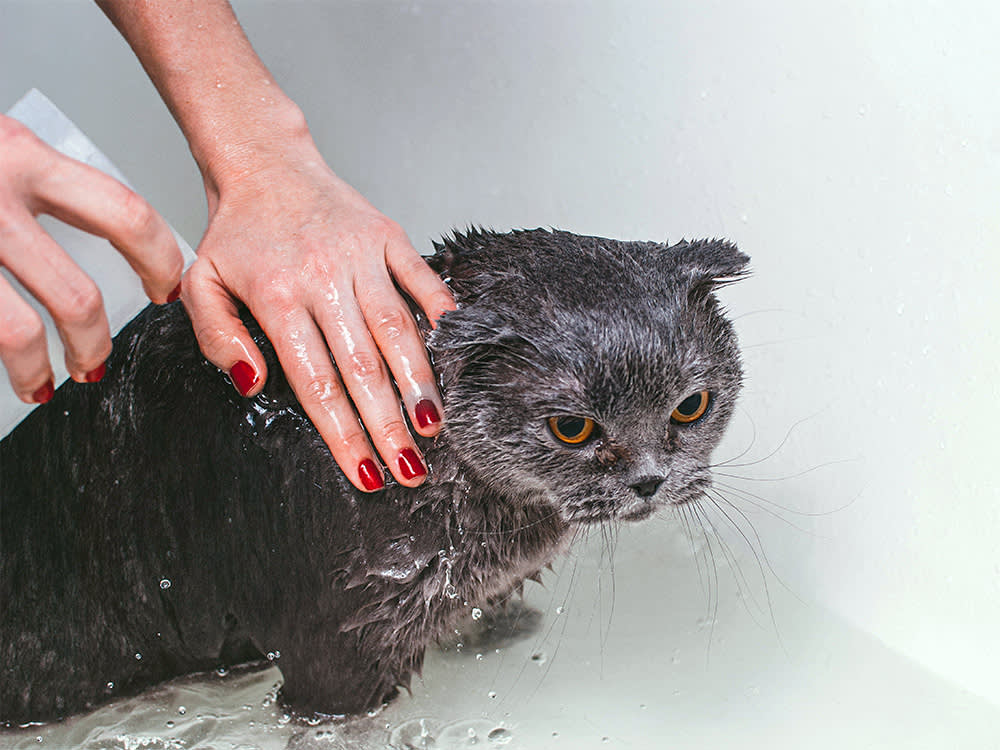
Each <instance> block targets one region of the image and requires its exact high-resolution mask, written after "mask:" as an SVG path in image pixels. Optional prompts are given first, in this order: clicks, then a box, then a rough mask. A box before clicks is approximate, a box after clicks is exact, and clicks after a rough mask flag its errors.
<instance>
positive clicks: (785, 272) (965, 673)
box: [0, 0, 1000, 703]
mask: <svg viewBox="0 0 1000 750" xmlns="http://www.w3.org/2000/svg"><path fill="white" fill-rule="evenodd" d="M236 9H237V13H238V15H239V16H240V18H241V20H242V21H243V23H244V24H245V26H246V28H247V30H248V33H249V35H250V38H251V40H252V41H253V42H254V44H255V46H256V48H257V49H258V51H259V52H260V54H261V56H262V57H263V58H264V60H265V61H266V62H267V63H268V65H269V66H270V67H271V69H272V71H273V72H274V74H275V75H276V77H277V78H278V80H279V82H280V83H281V84H282V85H283V86H284V87H285V88H286V90H287V91H288V92H289V93H290V94H291V95H292V96H293V97H294V98H295V99H296V100H297V101H298V102H299V104H300V105H301V106H302V107H303V109H304V110H305V112H306V115H307V116H308V118H309V121H310V123H311V126H312V129H313V132H314V135H315V137H316V139H317V141H318V142H319V144H320V146H321V148H322V150H323V151H324V153H325V154H326V156H327V158H328V160H329V162H330V164H331V165H332V166H333V168H334V169H335V170H336V171H337V172H338V173H339V174H340V175H341V176H343V177H344V178H346V179H347V180H348V181H350V182H351V183H352V184H354V185H355V186H356V187H357V188H358V189H360V190H361V191H362V192H363V193H364V194H365V195H367V197H368V198H369V199H370V200H371V201H372V202H373V203H374V204H375V205H377V206H378V207H380V208H381V209H382V210H383V211H385V212H386V213H387V214H389V215H390V216H392V217H393V218H395V219H396V220H397V221H399V222H400V223H401V224H402V225H403V226H404V228H406V230H407V231H408V232H409V234H410V237H411V238H412V240H413V241H414V243H415V244H416V245H417V246H418V247H419V248H422V249H429V247H430V240H431V239H432V238H434V237H436V236H438V235H439V234H440V233H441V232H443V231H446V230H448V229H449V228H451V227H453V226H458V227H463V226H466V225H467V224H470V223H471V224H483V225H487V226H492V227H496V228H498V229H505V228H509V227H522V226H523V227H534V226H539V225H542V226H556V227H562V228H567V229H573V230H575V231H577V232H581V233H594V234H601V235H607V236H617V237H627V238H641V239H661V240H662V239H670V240H677V239H680V238H681V237H701V236H725V237H728V238H731V239H733V240H735V241H737V242H738V243H739V245H740V246H741V247H742V248H743V249H744V250H745V251H746V252H748V253H749V254H750V255H751V256H752V258H753V267H754V272H755V273H754V276H753V278H752V279H751V280H749V281H746V282H744V283H741V284H740V285H738V286H734V287H732V288H730V289H729V290H727V291H726V292H725V298H726V302H727V303H728V304H729V306H730V307H731V308H732V309H733V311H734V313H735V314H736V315H738V316H740V319H739V323H738V325H739V328H740V332H741V335H742V338H743V341H744V344H745V346H746V363H747V371H748V382H747V388H746V393H745V398H744V401H743V405H744V411H743V413H742V414H741V415H740V416H739V417H738V419H737V423H736V424H735V425H734V431H733V434H732V436H731V439H730V440H728V441H727V443H726V444H725V445H724V446H723V448H722V450H721V451H720V458H726V457H731V456H734V455H736V454H738V453H740V451H741V450H742V449H743V447H744V446H745V445H746V444H748V443H750V441H751V440H752V441H753V442H752V446H751V448H750V452H749V453H748V454H747V456H746V457H745V458H743V459H740V460H738V461H735V463H738V464H748V463H750V462H753V463H751V465H745V466H735V467H733V468H731V469H730V470H729V472H728V473H734V474H740V475H742V476H744V477H749V478H750V479H749V481H748V480H738V481H737V480H734V481H733V482H732V483H733V484H734V485H738V486H739V487H742V488H744V490H743V494H739V495H736V494H734V493H731V497H732V498H733V499H734V501H735V502H737V503H738V504H739V505H740V507H741V508H742V509H743V510H744V512H746V513H747V514H748V515H749V517H750V519H751V520H752V521H753V523H754V526H755V528H756V529H757V530H758V532H759V533H760V536H761V546H762V547H763V549H764V550H765V552H766V553H767V555H768V557H769V559H770V563H771V566H772V567H773V569H774V573H775V574H776V576H777V577H778V578H780V579H781V580H782V581H783V582H784V584H786V585H787V586H788V587H789V588H791V589H792V590H793V591H794V592H795V593H797V594H798V595H799V596H801V597H803V598H805V599H808V600H812V601H815V602H818V603H819V604H821V605H823V606H825V607H827V608H829V609H831V610H832V611H834V612H836V613H837V614H839V615H841V616H843V617H845V618H846V619H848V620H849V621H851V622H852V623H853V624H855V625H856V626H858V627H859V628H861V629H863V630H865V631H867V632H869V633H871V634H873V635H874V636H876V637H877V638H879V639H881V640H882V641H884V642H885V643H887V644H889V645H890V646H892V647H893V648H895V649H897V650H899V651H900V652H902V653H904V654H905V655H907V656H909V657H910V658H912V659H913V660H915V661H916V662H918V663H920V664H922V665H924V666H926V667H927V668H929V669H931V670H933V671H934V672H937V673H939V674H940V675H943V676H945V677H946V678H948V679H951V680H953V681H955V682H956V683H960V684H961V685H963V686H965V687H966V688H968V689H970V690H972V691H974V692H977V693H979V694H980V695H982V696H984V697H986V698H989V699H990V700H992V701H994V702H995V703H1000V683H998V682H997V680H996V679H995V675H996V674H997V673H998V672H1000V652H998V651H997V649H996V648H995V647H994V646H995V640H996V638H995V636H996V633H997V632H998V631H1000V553H998V552H997V548H998V545H1000V491H998V478H997V463H998V462H997V456H998V449H997V445H998V440H997V429H998V425H1000V406H998V404H1000V392H998V382H1000V379H998V375H997V373H998V372H1000V344H998V342H997V333H996V329H997V324H998V323H1000V303H998V301H997V299H998V295H997V293H996V289H997V278H998V276H1000V273H998V272H1000V252H998V249H1000V219H998V213H997V206H998V192H1000V190H998V189H1000V127H998V125H997V124H998V123H1000V98H998V97H997V96H996V94H995V90H996V81H997V76H998V73H1000V54H998V52H997V51H996V44H995V40H996V38H997V37H998V35H1000V10H998V8H997V6H996V5H995V4H990V3H986V2H971V1H965V2H962V1H961V0H959V1H956V2H950V3H947V4H945V3H937V2H931V1H930V0H917V1H916V2H910V3H869V2H865V1H864V0H848V1H845V2H835V3H801V2H794V1H793V0H782V1H781V2H773V3H767V4H760V6H759V7H752V4H747V3H739V2H731V1H730V2H721V1H720V2H702V3H684V2H675V3H662V2H655V3H654V2H650V3H634V2H633V3H612V2H601V3H594V2H586V3H562V2H525V1H522V2H514V3H511V2H483V3H443V2H442V3H435V2H419V1H418V2H409V3H383V2H368V3H361V2H356V3H318V2H317V3H306V2H302V3H281V4H278V3H263V2H238V3H237V4H236ZM32 86H36V87H38V88H40V89H41V90H42V91H44V92H45V93H46V94H47V95H49V96H50V97H51V98H52V99H53V100H54V101H55V102H56V103H57V104H59V105H60V107H61V108H62V109H63V110H64V111H65V112H66V113H67V114H68V115H69V116H70V117H72V118H73V119H74V120H75V121H76V122H77V123H78V124H79V125H80V126H81V128H82V129H83V130H84V131H85V132H86V133H88V134H89V135H90V136H91V138H92V139H93V140H94V141H95V142H96V143H97V144H98V145H99V146H100V147H101V148H102V149H104V150H105V151H106V152H107V153H108V154H109V156H111V158H112V159H114V160H115V162H116V163H117V164H118V166H119V167H120V168H121V169H122V171H123V172H124V173H125V174H126V175H128V176H129V177H130V179H131V180H132V181H133V183H134V184H135V185H136V186H137V188H138V189H139V190H140V191H141V192H143V193H144V194H145V195H146V197H147V198H149V199H150V200H151V201H152V203H153V204H154V205H155V206H157V207H158V208H159V209H160V210H161V211H162V212H163V213H164V215H165V216H166V217H167V218H168V220H170V221H171V222H172V223H173V224H174V225H175V226H176V227H177V228H178V229H179V230H180V231H181V233H182V234H184V235H185V236H186V237H187V238H188V240H189V241H191V243H192V244H195V243H196V241H197V239H198V237H199V236H200V233H201V232H202V230H203V227H204V221H205V211H204V207H203V200H204V199H203V196H202V195H201V194H200V188H199V184H200V181H199V179H198V175H197V172H196V170H195V168H194V164H193V162H192V161H191V160H190V157H189V156H188V155H187V150H186V146H185V143H184V141H183V138H182V137H181V135H180V134H179V132H178V131H177V129H176V127H175V125H174V124H173V122H172V120H171V119H170V116H169V114H168V113H167V111H166V108H165V107H164V106H163V104H162V103H161V102H160V101H159V99H158V98H157V96H156V94H155V92H154V91H153V89H152V87H151V85H150V84H149V83H148V81H147V79H146V78H145V76H144V74H143V72H142V70H141V68H140V67H139V65H138V64H137V63H136V61H135V59H134V58H133V57H132V55H131V53H130V51H129V50H128V48H127V46H126V45H125V44H124V43H123V42H122V40H121V39H120V38H119V37H118V36H117V34H116V33H115V31H114V29H113V28H112V27H111V26H110V24H108V23H107V22H106V20H105V19H104V17H103V16H102V15H101V14H100V12H99V11H98V10H97V9H96V7H93V6H92V5H90V4H85V3H55V2H39V1H38V0H34V1H33V2H28V1H26V0H6V1H5V2H3V3H2V4H0V110H2V109H6V107H7V106H9V104H11V103H12V102H13V101H14V100H15V99H16V98H18V97H19V96H20V95H21V94H22V93H23V92H24V91H25V90H26V89H28V88H30V87H32ZM726 479H727V481H728V478H726ZM747 493H752V495H751V494H747ZM767 503H773V504H774V506H772V505H769V504H767ZM775 506H778V507H775ZM765 511H774V513H775V514H776V515H778V516H781V517H782V518H784V519H787V520H788V521H790V522H791V523H785V522H784V521H781V520H779V519H778V518H775V516H774V515H771V514H770V513H768V512H765ZM738 554H739V555H740V556H741V557H742V558H743V559H745V560H747V561H750V564H751V565H753V564H754V563H753V562H752V560H753V557H752V555H751V554H750V553H749V552H748V551H746V550H745V549H744V550H743V551H742V552H739V553H738ZM771 585H778V584H777V583H776V582H775V581H774V580H771ZM702 604H703V603H702V602H698V603H697V604H696V605H695V606H698V607H700V606H702Z"/></svg>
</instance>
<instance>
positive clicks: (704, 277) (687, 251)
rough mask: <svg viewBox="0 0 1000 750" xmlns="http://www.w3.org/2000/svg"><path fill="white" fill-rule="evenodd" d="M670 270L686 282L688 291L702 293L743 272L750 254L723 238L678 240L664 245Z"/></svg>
mask: <svg viewBox="0 0 1000 750" xmlns="http://www.w3.org/2000/svg"><path fill="white" fill-rule="evenodd" d="M667 252H668V253H669V257H670V259H671V260H672V261H673V262H674V264H675V265H674V269H673V271H674V273H676V274H677V275H678V276H680V277H681V278H682V279H683V280H685V281H686V282H687V284H688V295H689V296H690V297H692V298H699V297H705V296H707V295H708V294H710V293H711V292H713V291H715V290H716V289H718V288H720V287H722V286H725V285H726V284H731V283H732V282H734V281H739V280H740V279H742V278H744V277H745V276H747V274H748V273H749V272H748V269H747V267H748V265H749V264H750V258H749V257H748V256H747V255H744V254H743V253H741V252H740V251H739V250H738V249H737V248H736V245H734V244H733V243H731V242H727V241H726V240H694V241H690V242H689V241H686V240H682V241H681V242H678V243H677V244H676V245H672V246H670V247H669V248H667Z"/></svg>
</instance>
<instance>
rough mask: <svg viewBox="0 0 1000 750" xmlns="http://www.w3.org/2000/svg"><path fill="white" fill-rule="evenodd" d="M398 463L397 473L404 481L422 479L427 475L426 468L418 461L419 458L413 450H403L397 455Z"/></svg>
mask: <svg viewBox="0 0 1000 750" xmlns="http://www.w3.org/2000/svg"><path fill="white" fill-rule="evenodd" d="M398 463H399V472H400V473H401V474H402V475H403V477H404V478H406V479H413V478H414V477H422V476H424V475H425V474H426V473H427V467H426V466H424V462H423V461H421V460H420V456H418V455H417V452H416V451H415V450H413V448H403V451H402V453H400V454H399V461H398Z"/></svg>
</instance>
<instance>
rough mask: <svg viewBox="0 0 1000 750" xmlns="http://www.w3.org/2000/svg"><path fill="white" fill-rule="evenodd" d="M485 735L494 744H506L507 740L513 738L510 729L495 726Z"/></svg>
mask: <svg viewBox="0 0 1000 750" xmlns="http://www.w3.org/2000/svg"><path fill="white" fill-rule="evenodd" d="M486 737H487V739H489V741H490V742H492V743H493V744H494V745H506V744H507V743H508V742H510V741H511V740H512V739H514V735H512V734H511V733H510V730H509V729H504V728H503V727H497V728H496V729H494V730H493V731H492V732H490V733H489V734H488V735H486Z"/></svg>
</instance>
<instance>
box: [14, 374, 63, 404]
mask: <svg viewBox="0 0 1000 750" xmlns="http://www.w3.org/2000/svg"><path fill="white" fill-rule="evenodd" d="M55 395H56V388H55V382H54V381H53V379H52V378H51V377H50V378H49V379H48V380H47V381H46V382H45V385H43V386H41V387H40V388H37V389H35V391H33V392H32V394H31V396H30V397H29V398H30V400H27V399H24V400H27V401H28V403H29V404H47V403H48V402H49V401H51V400H52V399H53V397H54V396H55ZM22 399H23V397H22Z"/></svg>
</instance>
